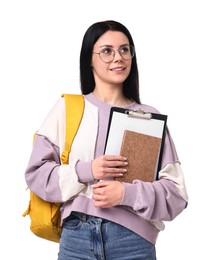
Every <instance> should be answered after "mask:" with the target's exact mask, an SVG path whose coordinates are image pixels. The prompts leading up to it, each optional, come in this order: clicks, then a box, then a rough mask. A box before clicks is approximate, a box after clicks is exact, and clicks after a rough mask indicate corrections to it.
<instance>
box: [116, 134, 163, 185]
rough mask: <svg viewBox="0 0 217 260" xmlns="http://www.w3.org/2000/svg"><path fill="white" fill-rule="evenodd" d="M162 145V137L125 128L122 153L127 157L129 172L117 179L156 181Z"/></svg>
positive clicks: (123, 180)
mask: <svg viewBox="0 0 217 260" xmlns="http://www.w3.org/2000/svg"><path fill="white" fill-rule="evenodd" d="M160 146H161V138H158V137H154V136H150V135H146V134H142V133H138V132H134V131H130V130H125V131H124V135H123V140H122V144H121V150H120V154H121V155H122V156H124V157H126V158H127V161H128V165H127V167H126V169H127V172H126V173H125V174H124V176H121V177H117V178H116V180H118V181H121V182H129V183H131V182H132V181H133V180H135V179H139V180H142V181H148V182H152V181H154V180H155V178H156V169H157V165H158V158H159V153H160Z"/></svg>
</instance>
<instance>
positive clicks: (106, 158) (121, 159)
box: [101, 155, 127, 161]
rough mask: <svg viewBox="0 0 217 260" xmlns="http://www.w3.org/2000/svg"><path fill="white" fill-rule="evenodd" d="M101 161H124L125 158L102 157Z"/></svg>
mask: <svg viewBox="0 0 217 260" xmlns="http://www.w3.org/2000/svg"><path fill="white" fill-rule="evenodd" d="M101 158H102V160H105V161H126V160H127V158H126V157H124V156H121V155H103V156H102V157H101Z"/></svg>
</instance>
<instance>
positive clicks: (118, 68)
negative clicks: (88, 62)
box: [110, 67, 125, 71]
mask: <svg viewBox="0 0 217 260" xmlns="http://www.w3.org/2000/svg"><path fill="white" fill-rule="evenodd" d="M110 70H111V71H123V70H125V68H124V67H117V68H113V69H110Z"/></svg>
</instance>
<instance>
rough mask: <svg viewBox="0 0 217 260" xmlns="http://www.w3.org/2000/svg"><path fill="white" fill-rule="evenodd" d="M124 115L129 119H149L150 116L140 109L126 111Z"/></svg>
mask: <svg viewBox="0 0 217 260" xmlns="http://www.w3.org/2000/svg"><path fill="white" fill-rule="evenodd" d="M125 113H126V114H127V115H128V116H130V117H139V118H144V119H151V118H152V114H151V113H149V112H145V111H143V110H142V109H138V110H126V111H125Z"/></svg>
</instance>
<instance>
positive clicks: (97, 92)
mask: <svg viewBox="0 0 217 260" xmlns="http://www.w3.org/2000/svg"><path fill="white" fill-rule="evenodd" d="M93 94H94V96H95V97H97V98H98V99H100V100H101V101H103V102H105V103H107V104H109V105H112V106H127V105H129V104H131V103H132V101H131V100H129V99H128V98H126V97H125V96H124V95H123V92H122V88H121V87H120V88H116V89H114V88H108V89H101V88H100V89H99V88H97V87H95V89H94V91H93Z"/></svg>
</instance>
